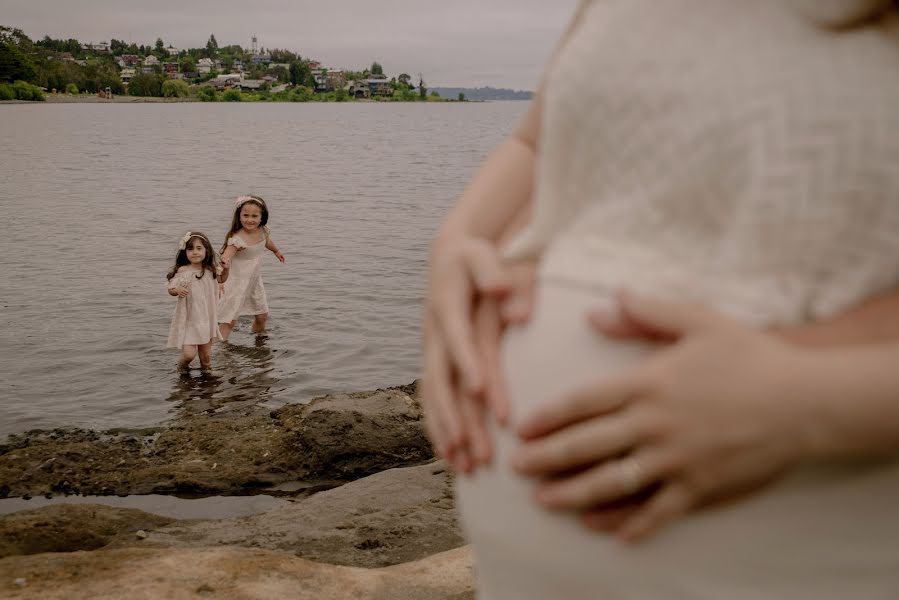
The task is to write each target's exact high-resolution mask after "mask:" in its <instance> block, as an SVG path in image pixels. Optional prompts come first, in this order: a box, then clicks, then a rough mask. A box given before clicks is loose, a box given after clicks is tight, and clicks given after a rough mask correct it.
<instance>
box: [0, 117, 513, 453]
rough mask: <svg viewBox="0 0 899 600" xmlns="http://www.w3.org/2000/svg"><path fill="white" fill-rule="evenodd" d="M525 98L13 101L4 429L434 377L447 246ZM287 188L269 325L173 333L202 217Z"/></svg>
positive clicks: (274, 200)
mask: <svg viewBox="0 0 899 600" xmlns="http://www.w3.org/2000/svg"><path fill="white" fill-rule="evenodd" d="M524 109H525V104H524V103H515V102H497V103H484V104H480V103H465V104H457V103H452V104H450V103H447V104H413V103H409V104H399V103H398V104H387V103H384V104H379V103H349V104H237V103H234V104H193V103H188V104H108V105H107V104H57V105H6V106H0V139H2V141H3V158H2V161H0V211H2V219H3V222H4V223H5V226H4V227H3V228H2V231H0V233H2V235H0V252H2V254H0V256H2V261H3V270H2V283H0V436H2V435H5V434H8V433H13V432H21V431H25V430H28V429H33V428H50V427H55V426H63V425H66V426H79V427H90V428H109V427H119V426H122V427H133V426H144V425H153V424H157V423H160V422H163V421H165V420H166V419H167V418H170V417H171V416H173V415H174V414H177V413H179V412H181V411H188V412H190V411H200V410H210V409H217V408H222V407H226V408H227V407H232V408H233V407H236V406H238V405H237V404H235V403H245V404H264V405H270V406H273V407H274V406H279V405H281V404H284V403H287V402H299V401H304V400H307V399H309V398H311V397H313V396H315V395H319V394H322V393H327V392H339V391H353V390H364V389H374V388H377V387H385V386H389V385H396V384H402V383H408V382H410V381H411V380H412V379H414V378H415V377H417V376H418V372H419V363H420V353H419V340H418V338H419V317H420V312H421V305H422V299H423V292H424V271H425V266H426V256H427V247H428V243H429V240H430V238H431V235H432V234H433V231H434V230H435V228H436V227H437V226H438V225H439V223H440V220H441V219H442V217H443V215H444V214H445V213H446V211H447V209H448V208H449V207H450V205H451V204H452V202H453V201H454V199H455V197H456V196H457V195H458V194H459V193H460V191H461V190H462V188H463V186H464V185H465V183H466V181H467V180H468V178H469V177H470V176H471V174H472V173H473V171H474V170H475V169H476V168H477V166H478V165H479V164H480V162H481V161H482V160H483V159H484V158H485V157H486V155H487V153H488V152H489V151H490V150H491V149H492V148H493V147H494V146H495V145H496V144H497V143H499V141H500V140H501V139H502V137H503V136H504V135H506V134H507V133H508V132H509V131H510V130H511V128H512V126H513V125H514V123H515V121H516V120H517V118H518V117H519V116H520V115H521V113H522V112H523V110H524ZM245 193H253V194H258V195H260V196H262V197H263V198H265V200H266V201H267V203H268V204H269V207H270V211H271V214H270V221H269V225H270V226H271V229H272V237H273V238H274V239H275V241H276V242H277V243H278V245H279V246H280V247H281V249H282V250H283V252H284V254H285V255H286V257H287V262H286V263H285V264H283V265H282V264H279V263H278V262H277V260H275V258H274V256H272V255H271V254H269V253H267V254H266V256H265V259H264V265H263V277H264V280H265V284H266V289H267V292H268V298H269V305H270V310H271V317H270V320H269V326H270V328H269V331H268V334H267V335H266V336H255V335H254V334H252V333H251V332H250V330H249V323H250V319H249V318H246V317H245V318H243V319H242V320H241V322H240V324H239V325H238V328H237V329H236V330H235V332H234V333H233V334H232V336H231V342H232V343H231V344H229V345H228V346H225V347H219V346H217V347H216V350H215V355H214V358H213V372H212V373H211V374H208V375H204V374H201V373H200V371H199V370H193V371H192V372H191V373H190V374H189V375H186V376H184V375H179V374H178V373H177V372H176V370H175V360H176V358H177V355H178V353H177V352H176V351H175V350H166V349H165V342H166V337H167V335H168V328H169V323H170V320H171V314H172V311H173V309H174V303H175V300H174V298H172V297H170V296H169V295H168V294H167V293H166V292H165V273H166V271H167V270H168V269H169V268H170V266H171V265H172V263H173V259H174V255H175V251H176V249H177V244H178V240H179V239H180V237H181V236H182V235H183V234H184V232H185V231H188V230H194V231H197V230H199V231H203V232H205V233H206V234H207V235H209V236H210V238H211V239H212V241H213V245H215V246H216V247H218V246H219V245H220V244H221V241H222V239H223V238H224V234H225V231H226V229H227V228H228V225H229V223H230V218H231V212H232V209H233V198H234V197H235V196H238V195H240V194H245Z"/></svg>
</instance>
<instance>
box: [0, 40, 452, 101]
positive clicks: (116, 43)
mask: <svg viewBox="0 0 899 600" xmlns="http://www.w3.org/2000/svg"><path fill="white" fill-rule="evenodd" d="M170 50H171V51H172V52H174V51H173V50H172V49H171V48H170V47H167V46H166V44H165V42H164V41H163V40H162V38H157V39H156V43H155V44H153V45H152V46H151V45H143V44H140V45H138V44H134V43H126V42H124V41H122V40H118V39H112V40H111V41H110V43H109V51H108V52H106V51H97V50H95V49H91V48H86V47H85V46H84V45H83V44H82V43H81V42H80V41H78V40H76V39H72V38H70V39H53V38H51V37H49V36H44V38H43V39H41V40H38V41H33V40H32V39H31V38H29V37H28V36H27V35H25V33H24V32H22V30H20V29H14V28H11V27H6V26H0V85H2V86H3V88H2V93H0V99H10V96H11V97H12V98H18V99H25V100H28V99H43V94H42V92H41V88H43V89H44V90H47V91H54V92H60V93H63V92H64V93H66V94H79V93H83V92H86V93H90V94H95V93H97V92H100V91H104V90H106V89H107V88H109V90H110V91H111V92H113V93H114V94H116V95H122V94H126V93H127V94H129V95H132V96H153V97H179V98H183V97H193V98H196V99H199V100H204V101H217V100H230V101H240V100H280V101H294V102H306V101H336V102H342V101H350V100H354V98H353V97H352V96H351V95H349V94H348V93H347V91H346V90H345V89H342V88H341V87H340V86H341V85H342V83H339V84H338V85H336V86H334V87H335V88H336V89H329V90H328V91H322V90H320V89H319V90H317V89H316V75H319V76H320V77H321V76H325V77H327V73H326V72H325V71H324V70H323V69H320V68H319V67H318V66H317V64H316V63H314V62H312V61H310V60H308V59H305V58H303V57H302V56H300V55H299V54H297V53H295V52H292V51H290V50H282V49H278V48H276V49H272V50H268V51H267V50H265V49H264V48H263V49H262V50H261V53H262V54H265V55H267V56H268V58H269V59H270V62H269V64H255V63H254V62H253V55H252V54H251V53H249V52H247V51H246V50H245V49H243V48H241V47H240V46H238V45H228V46H222V47H220V46H219V45H218V41H217V40H216V39H215V35H210V36H209V39H208V41H207V42H206V45H205V46H203V47H200V48H189V49H184V50H178V51H177V53H176V54H170ZM121 56H135V57H137V59H138V60H140V61H141V62H143V61H145V60H146V59H147V58H148V57H150V56H155V57H156V58H157V59H158V60H159V62H160V63H171V62H176V63H177V64H178V70H179V73H180V75H181V78H184V77H185V76H187V79H186V80H182V79H175V78H171V77H168V76H166V75H164V74H163V69H162V66H161V64H158V65H155V66H153V67H152V69H149V70H148V69H146V68H144V66H142V65H140V64H137V65H134V68H135V71H136V72H135V73H134V75H133V76H132V77H131V79H130V82H129V84H128V86H127V88H126V86H125V84H124V83H123V82H122V78H121V68H120V66H119V64H118V63H117V61H116V59H117V57H121ZM204 58H208V59H211V60H213V61H215V64H217V65H219V66H220V67H221V72H224V73H229V72H232V69H233V68H234V67H235V65H237V64H238V61H240V64H241V66H242V70H243V72H244V75H245V77H246V78H247V79H251V80H260V79H263V78H264V77H266V76H270V77H271V78H272V79H273V80H274V81H275V82H276V83H277V84H286V86H287V88H288V89H283V90H281V91H277V92H272V91H271V90H270V89H268V88H269V84H267V83H266V84H263V86H262V88H261V89H260V90H258V91H256V92H240V91H239V90H226V91H224V92H221V91H217V90H216V89H215V88H213V87H212V86H211V85H208V84H207V82H208V81H209V80H210V79H213V78H214V77H216V76H217V75H219V71H217V70H215V69H212V70H211V71H210V72H209V73H204V74H202V75H201V74H200V73H199V72H198V68H197V65H198V62H199V61H200V60H201V59H204ZM313 66H315V68H313ZM343 75H344V80H345V81H351V80H362V79H368V78H370V77H382V78H383V81H386V82H388V83H389V85H390V88H389V95H378V96H377V97H373V98H372V99H373V100H376V101H388V102H389V101H403V102H409V101H436V100H441V94H440V93H439V91H437V90H428V88H427V85H426V84H425V82H424V78H423V76H422V75H421V74H420V73H419V74H418V78H417V79H418V81H417V86H416V82H415V81H414V80H413V78H412V77H411V76H410V75H408V74H406V73H401V74H400V75H398V76H397V77H394V78H391V79H389V80H387V79H386V75H385V74H384V68H383V66H382V65H381V64H380V63H378V62H373V63H372V64H371V65H370V66H369V67H366V68H363V69H361V70H359V71H351V70H345V71H344V72H343ZM282 87H283V86H282ZM429 92H430V93H429ZM456 95H457V94H453V95H452V96H456ZM452 96H450V97H452ZM457 96H458V99H459V100H463V99H464V95H463V94H458V95H457Z"/></svg>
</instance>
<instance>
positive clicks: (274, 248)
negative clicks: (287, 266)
mask: <svg viewBox="0 0 899 600" xmlns="http://www.w3.org/2000/svg"><path fill="white" fill-rule="evenodd" d="M265 247H266V248H268V249H269V250H271V251H272V253H273V254H274V255H275V256H276V257H278V260H280V261H281V262H284V255H283V254H281V251H280V250H279V249H278V245H277V244H275V240H273V239H272V238H270V237H268V236H265Z"/></svg>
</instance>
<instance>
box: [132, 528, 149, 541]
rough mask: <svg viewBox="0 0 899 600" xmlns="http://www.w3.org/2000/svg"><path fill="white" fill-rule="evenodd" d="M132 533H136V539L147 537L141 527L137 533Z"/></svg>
mask: <svg viewBox="0 0 899 600" xmlns="http://www.w3.org/2000/svg"><path fill="white" fill-rule="evenodd" d="M134 535H136V536H137V539H139V540H145V539H147V532H146V531H144V530H143V529H138V530H137V533H135V534H134Z"/></svg>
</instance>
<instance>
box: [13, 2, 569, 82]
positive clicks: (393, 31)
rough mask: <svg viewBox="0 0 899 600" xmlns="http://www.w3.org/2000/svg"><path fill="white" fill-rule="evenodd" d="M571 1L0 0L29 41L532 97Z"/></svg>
mask: <svg viewBox="0 0 899 600" xmlns="http://www.w3.org/2000/svg"><path fill="white" fill-rule="evenodd" d="M576 4H577V1H576V0H559V1H555V2H549V1H547V0H314V1H313V0H245V1H237V0H140V1H137V0H30V1H25V0H0V25H7V26H11V27H18V28H20V29H22V30H23V31H24V32H25V33H26V34H27V35H28V36H29V37H31V38H32V39H40V38H42V37H44V35H49V36H50V37H53V38H70V37H74V38H76V39H78V40H80V41H82V42H99V41H107V42H108V41H109V39H110V38H116V39H123V40H125V41H133V42H135V43H137V44H153V43H155V41H156V38H157V37H161V38H162V39H163V40H164V41H165V43H166V45H169V44H171V45H173V46H175V47H177V48H185V47H198V46H205V45H206V40H208V39H209V34H215V37H216V40H217V41H218V43H219V46H225V45H229V44H240V45H241V46H243V47H244V48H249V47H250V41H251V37H252V36H253V34H255V35H256V37H257V38H258V40H259V46H260V47H265V48H286V49H289V50H292V51H294V52H298V53H299V54H300V55H302V56H304V57H310V58H315V59H317V60H320V61H321V62H322V63H324V64H325V65H326V66H331V67H337V68H341V67H342V68H350V69H361V68H363V67H365V66H368V65H370V64H371V62H372V61H375V60H376V61H378V62H380V63H381V64H382V65H383V66H384V70H385V73H387V74H388V75H390V76H396V75H398V74H399V73H401V72H405V73H409V74H410V75H413V76H416V75H417V74H418V73H422V74H423V75H424V78H425V81H426V82H427V83H428V85H430V86H463V87H479V86H486V85H492V86H494V87H510V88H514V89H533V88H534V86H535V84H536V82H537V80H538V78H539V75H540V72H541V68H542V66H543V63H544V62H545V60H546V58H547V56H548V55H549V53H550V51H551V50H552V47H553V45H554V44H555V42H556V40H557V39H558V37H559V36H560V35H561V32H562V30H563V29H564V28H565V25H566V24H567V22H568V19H569V18H570V17H571V14H572V12H573V11H574V8H575V6H576Z"/></svg>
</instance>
